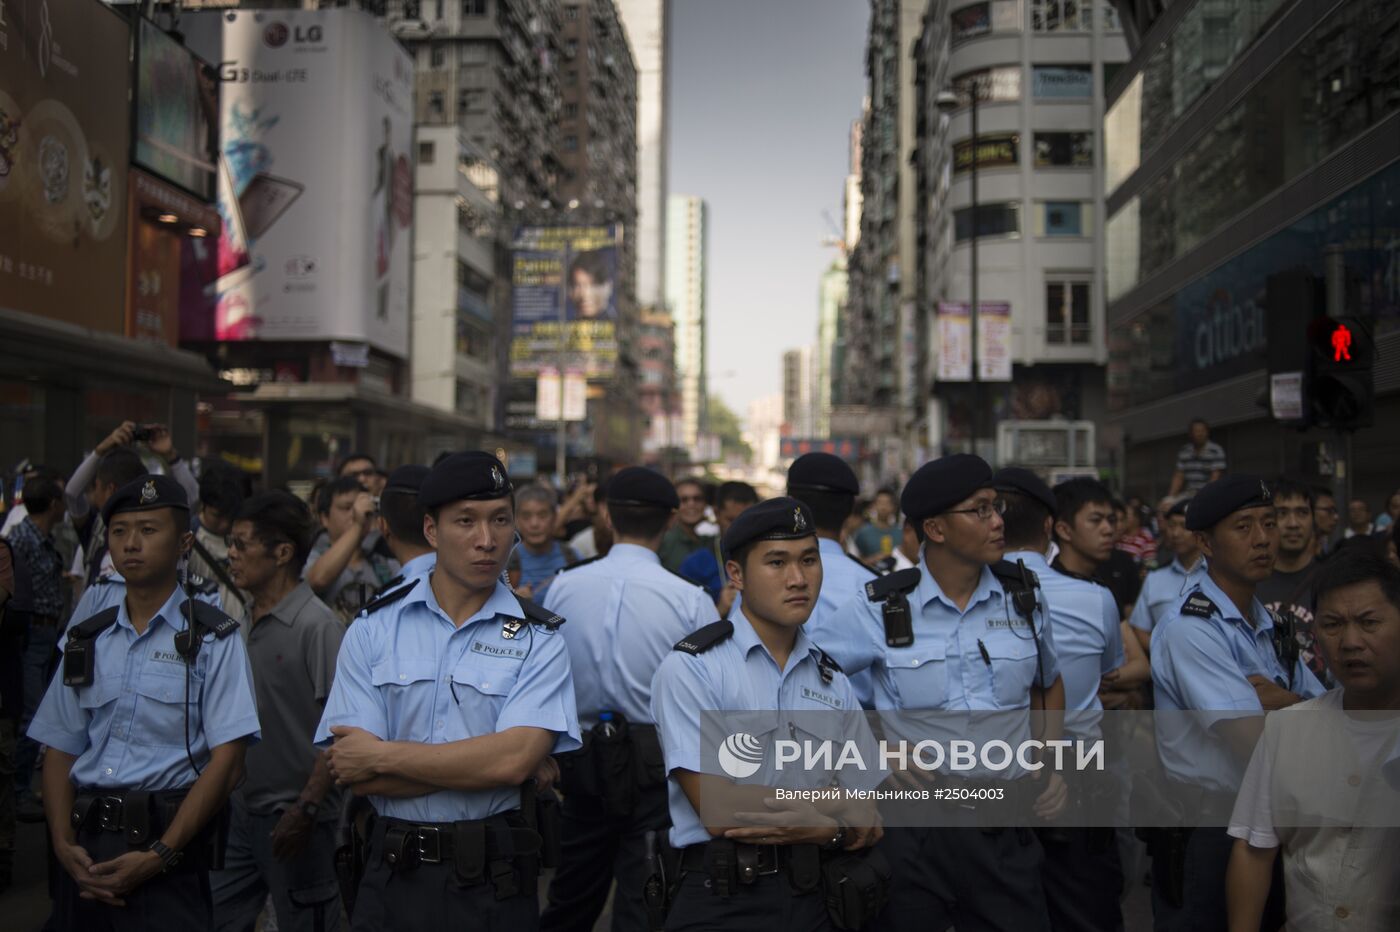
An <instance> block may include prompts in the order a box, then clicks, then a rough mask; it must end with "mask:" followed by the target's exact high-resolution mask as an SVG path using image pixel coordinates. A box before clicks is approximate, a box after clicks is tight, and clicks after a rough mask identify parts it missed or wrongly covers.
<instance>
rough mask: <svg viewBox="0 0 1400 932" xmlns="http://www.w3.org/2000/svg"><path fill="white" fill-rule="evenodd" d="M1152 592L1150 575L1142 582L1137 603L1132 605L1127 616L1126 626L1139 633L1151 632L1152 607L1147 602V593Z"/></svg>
mask: <svg viewBox="0 0 1400 932" xmlns="http://www.w3.org/2000/svg"><path fill="white" fill-rule="evenodd" d="M1151 591H1152V575H1151V574H1150V573H1149V574H1148V576H1147V578H1146V579H1144V580H1143V581H1142V591H1141V592H1139V593H1138V597H1137V602H1135V603H1134V604H1133V613H1132V614H1131V615H1129V616H1128V624H1129V625H1130V626H1132V627H1134V628H1137V629H1138V630H1139V631H1147V632H1151V631H1152V607H1151V605H1150V604H1149V602H1148V598H1147V596H1148V593H1149V592H1151Z"/></svg>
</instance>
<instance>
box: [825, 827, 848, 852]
mask: <svg viewBox="0 0 1400 932" xmlns="http://www.w3.org/2000/svg"><path fill="white" fill-rule="evenodd" d="M845 845H846V826H844V825H838V826H836V834H835V835H832V836H831V840H830V841H828V842H827V843H826V844H824V845H822V850H823V851H835V850H836V849H838V848H844V847H845Z"/></svg>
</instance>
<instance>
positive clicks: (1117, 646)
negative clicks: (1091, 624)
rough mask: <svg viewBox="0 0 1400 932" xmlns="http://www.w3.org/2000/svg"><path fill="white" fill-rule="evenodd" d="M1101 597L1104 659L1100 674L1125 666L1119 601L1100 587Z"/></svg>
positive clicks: (1100, 666) (1101, 662) (1101, 663)
mask: <svg viewBox="0 0 1400 932" xmlns="http://www.w3.org/2000/svg"><path fill="white" fill-rule="evenodd" d="M1099 595H1100V597H1101V598H1102V599H1103V637H1104V652H1103V659H1102V660H1101V661H1100V663H1099V673H1100V674H1103V673H1107V672H1108V671H1110V670H1117V669H1118V668H1119V667H1121V666H1122V665H1123V659H1124V658H1123V623H1122V622H1121V621H1120V620H1119V618H1118V601H1117V600H1116V599H1114V598H1113V593H1112V592H1110V591H1109V590H1108V589H1107V588H1105V587H1103V586H1100V587H1099Z"/></svg>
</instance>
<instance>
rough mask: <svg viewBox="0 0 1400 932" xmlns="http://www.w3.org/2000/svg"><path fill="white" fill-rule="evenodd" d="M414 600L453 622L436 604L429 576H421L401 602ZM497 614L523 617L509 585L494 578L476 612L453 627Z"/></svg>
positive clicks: (465, 626)
mask: <svg viewBox="0 0 1400 932" xmlns="http://www.w3.org/2000/svg"><path fill="white" fill-rule="evenodd" d="M414 602H422V603H423V604H424V605H426V606H427V607H428V609H429V611H431V612H432V613H433V614H434V615H436V616H437V617H439V618H443V619H446V621H447V623H448V624H453V622H452V619H451V617H450V616H449V615H448V614H447V612H445V611H443V610H442V606H441V605H439V604H438V600H437V595H436V594H435V593H434V592H433V581H432V577H431V576H423V577H422V581H421V582H419V584H418V585H416V586H414V587H413V591H412V592H410V593H409V594H408V595H406V596H405V597H404V600H403V603H402V604H403V605H405V606H408V605H412V604H413V603H414ZM499 615H504V616H506V617H507V618H519V619H522V620H523V619H524V618H525V613H524V612H523V611H521V609H520V600H519V599H517V598H516V597H515V593H514V592H511V591H510V586H507V585H506V584H505V583H503V582H501V581H500V580H499V579H498V580H496V588H495V589H493V590H492V591H491V595H490V596H489V597H488V598H487V599H486V603H485V604H484V605H482V606H481V608H479V609H477V610H476V614H474V615H472V616H471V617H470V618H468V619H467V620H466V621H464V622H462V623H461V624H460V625H456V626H455V627H456V628H457V630H459V631H460V630H464V629H466V628H467V627H469V626H471V625H474V624H476V623H477V622H479V621H490V620H492V619H494V618H496V617H497V616H499Z"/></svg>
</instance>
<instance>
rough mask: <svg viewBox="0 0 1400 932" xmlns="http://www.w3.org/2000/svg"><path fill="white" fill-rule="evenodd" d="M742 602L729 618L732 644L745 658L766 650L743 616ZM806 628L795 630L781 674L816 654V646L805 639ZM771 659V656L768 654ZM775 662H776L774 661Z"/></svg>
mask: <svg viewBox="0 0 1400 932" xmlns="http://www.w3.org/2000/svg"><path fill="white" fill-rule="evenodd" d="M744 604H745V603H744V602H742V601H741V602H740V603H739V610H738V611H736V612H733V613H731V614H730V616H729V622H730V624H732V625H734V635H733V638H732V640H733V642H734V646H735V647H737V648H739V650H740V651H741V652H742V653H743V655H744V656H745V657H747V656H748V655H749V653H750V652H752V651H753V649H754V648H758V649H759V650H761V651H763V652H764V653H765V654H767V653H768V648H767V647H765V646H764V644H763V642H762V641H760V640H759V638H758V632H757V631H755V630H754V629H753V622H751V621H749V616H748V615H746V614H744ZM805 627H806V626H805V625H804V626H803V627H801V628H798V629H797V639H796V640H794V641H793V642H792V653H791V654H789V655H788V665H787V666H786V667H784V668H783V673H784V674H786V673H787V671H788V670H791V669H792V665H793V662H794V661H797V660H801V659H802V658H803V657H806V656H807V655H809V654H815V653H816V652H817V646H816V645H815V644H813V643H812V639H811V638H809V637H807V632H806V631H805V630H803V628H805ZM769 656H770V657H771V656H772V655H771V654H769ZM775 662H776V661H775Z"/></svg>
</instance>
